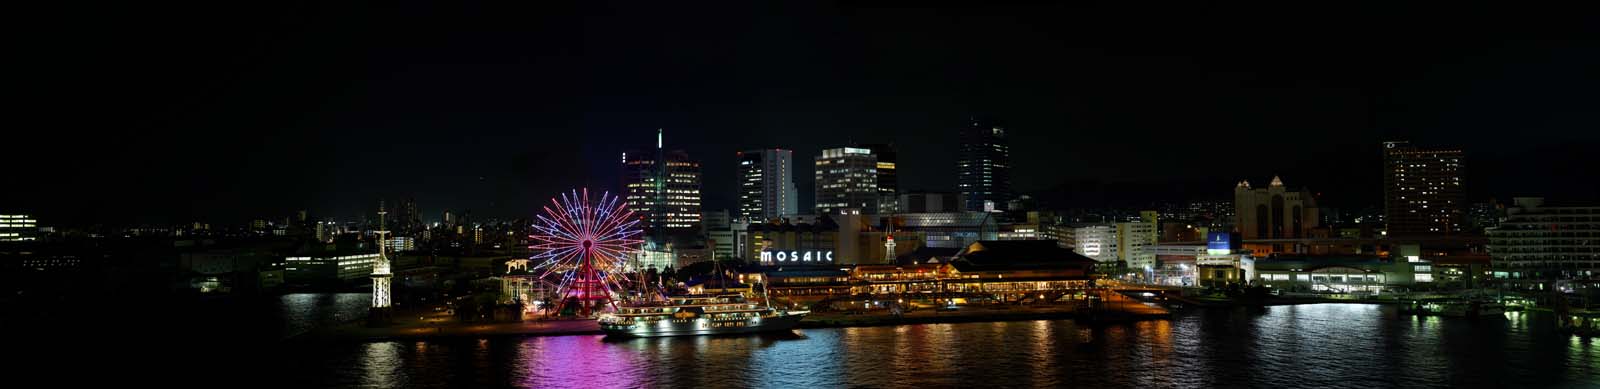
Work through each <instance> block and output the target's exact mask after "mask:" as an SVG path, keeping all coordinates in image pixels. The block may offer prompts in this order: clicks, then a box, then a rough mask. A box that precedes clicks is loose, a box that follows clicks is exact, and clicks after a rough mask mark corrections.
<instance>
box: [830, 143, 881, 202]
mask: <svg viewBox="0 0 1600 389" xmlns="http://www.w3.org/2000/svg"><path fill="white" fill-rule="evenodd" d="M816 177H817V182H816V189H817V191H816V193H817V205H816V211H817V213H818V214H829V213H833V212H834V211H836V210H839V209H841V208H858V209H860V210H861V212H863V213H866V214H877V213H878V158H877V157H876V156H874V155H872V150H867V149H862V148H855V147H844V148H837V149H827V150H822V155H819V156H817V171H816Z"/></svg>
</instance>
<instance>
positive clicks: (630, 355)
mask: <svg viewBox="0 0 1600 389" xmlns="http://www.w3.org/2000/svg"><path fill="white" fill-rule="evenodd" d="M601 339H602V337H600V336H547V337H534V338H528V339H526V340H524V341H523V344H522V345H521V347H519V350H518V352H517V363H516V366H520V367H522V369H523V370H522V371H519V372H512V382H520V383H521V385H522V386H524V387H530V388H531V387H537V388H562V387H571V388H618V387H635V386H638V385H639V384H640V383H641V382H645V380H644V379H643V378H644V377H641V376H640V374H641V371H640V370H639V369H640V368H641V367H642V366H648V365H650V364H649V363H646V361H643V360H640V358H642V356H643V354H640V353H637V352H634V351H633V350H631V349H628V348H623V347H615V346H614V345H608V344H605V343H604V342H603V341H602V340H601Z"/></svg>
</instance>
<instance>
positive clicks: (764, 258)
mask: <svg viewBox="0 0 1600 389" xmlns="http://www.w3.org/2000/svg"><path fill="white" fill-rule="evenodd" d="M761 262H763V263H817V264H820V263H827V262H833V251H832V250H808V251H800V250H790V251H766V250H763V251H761Z"/></svg>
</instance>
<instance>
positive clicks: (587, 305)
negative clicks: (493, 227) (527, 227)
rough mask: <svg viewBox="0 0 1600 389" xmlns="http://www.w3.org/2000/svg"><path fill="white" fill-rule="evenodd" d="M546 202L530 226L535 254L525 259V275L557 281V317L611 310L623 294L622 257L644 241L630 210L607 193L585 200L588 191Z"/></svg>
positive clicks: (636, 220)
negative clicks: (571, 310)
mask: <svg viewBox="0 0 1600 389" xmlns="http://www.w3.org/2000/svg"><path fill="white" fill-rule="evenodd" d="M550 203H551V204H550V205H547V206H545V207H544V214H543V215H539V216H538V219H537V221H536V222H535V223H534V225H533V228H534V229H535V230H536V231H537V233H536V234H534V235H532V236H530V237H531V238H533V240H534V242H535V244H534V245H533V247H532V248H533V250H534V251H536V252H537V254H535V255H534V256H533V257H532V258H530V260H531V262H534V263H535V264H534V266H533V269H531V270H530V272H532V273H535V274H537V275H538V278H539V279H542V280H549V279H556V280H558V281H556V282H555V284H556V294H557V296H558V301H559V302H557V304H558V305H557V312H563V311H566V309H568V308H575V310H576V311H577V312H576V313H577V314H578V315H579V316H585V317H587V316H589V315H591V314H592V313H594V312H595V311H598V310H600V309H603V308H604V307H605V306H607V305H610V306H611V308H612V309H613V310H615V309H617V302H616V296H617V295H618V294H619V293H624V291H625V290H626V289H625V288H624V283H625V282H626V279H624V276H623V270H624V267H625V265H626V263H627V258H628V256H630V255H632V254H633V253H634V252H636V251H638V247H639V245H640V244H642V243H643V242H644V241H643V240H642V239H640V238H639V236H640V234H641V232H640V230H639V228H638V223H639V221H638V219H637V218H635V217H634V216H633V211H629V210H628V209H627V206H626V204H625V203H623V202H622V201H621V199H620V198H618V197H617V196H613V195H611V194H610V193H603V194H601V195H600V198H599V199H598V200H591V199H590V197H589V190H588V189H583V190H582V192H579V191H577V190H574V191H572V192H571V193H563V194H561V197H560V198H559V199H555V198H552V199H550ZM552 206H553V208H552ZM572 304H576V306H575V307H572V306H570V305H572Z"/></svg>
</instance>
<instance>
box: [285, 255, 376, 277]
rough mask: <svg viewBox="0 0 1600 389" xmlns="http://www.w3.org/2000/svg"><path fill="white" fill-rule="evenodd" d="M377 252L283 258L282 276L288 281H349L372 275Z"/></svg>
mask: <svg viewBox="0 0 1600 389" xmlns="http://www.w3.org/2000/svg"><path fill="white" fill-rule="evenodd" d="M377 261H378V253H371V254H349V255H312V256H297V257H287V258H284V262H285V263H284V270H285V271H284V278H286V279H287V280H288V281H290V282H311V283H317V282H336V281H337V282H349V281H355V280H364V279H367V277H369V276H371V275H372V265H373V263H375V262H377Z"/></svg>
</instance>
